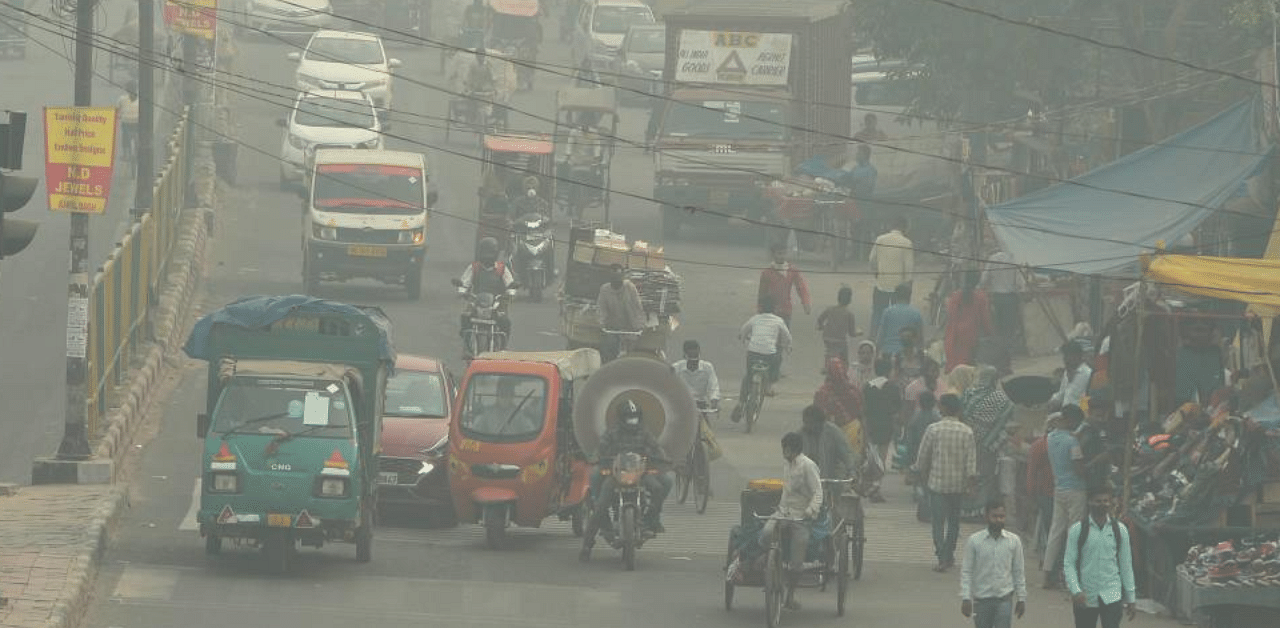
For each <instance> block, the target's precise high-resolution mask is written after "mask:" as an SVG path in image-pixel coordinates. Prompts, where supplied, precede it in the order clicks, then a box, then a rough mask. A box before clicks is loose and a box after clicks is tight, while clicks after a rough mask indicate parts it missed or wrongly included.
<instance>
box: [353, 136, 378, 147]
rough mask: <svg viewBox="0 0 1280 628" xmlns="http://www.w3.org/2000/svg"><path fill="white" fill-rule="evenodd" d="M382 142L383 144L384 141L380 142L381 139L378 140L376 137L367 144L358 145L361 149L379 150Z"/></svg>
mask: <svg viewBox="0 0 1280 628" xmlns="http://www.w3.org/2000/svg"><path fill="white" fill-rule="evenodd" d="M381 142H382V140H380V139H378V138H376V137H375V138H373V139H371V140H369V141H367V142H362V143H360V144H358V146H359V147H360V148H377V147H378V144H379V143H381Z"/></svg>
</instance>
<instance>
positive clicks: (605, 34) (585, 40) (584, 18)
mask: <svg viewBox="0 0 1280 628" xmlns="http://www.w3.org/2000/svg"><path fill="white" fill-rule="evenodd" d="M653 23H654V19H653V11H652V10H650V9H649V6H648V5H646V4H644V3H643V2H640V0H587V1H586V2H583V3H582V9H581V10H580V11H579V12H578V20H577V22H576V23H575V24H574V27H573V61H574V63H581V64H583V65H584V66H588V67H593V68H596V69H601V70H602V69H604V68H607V67H608V66H609V63H610V62H611V61H613V58H614V57H615V56H617V54H618V48H620V47H621V46H622V38H623V37H625V36H626V35H627V28H628V27H630V26H631V25H633V24H653Z"/></svg>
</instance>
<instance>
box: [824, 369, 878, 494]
mask: <svg viewBox="0 0 1280 628" xmlns="http://www.w3.org/2000/svg"><path fill="white" fill-rule="evenodd" d="M826 372H827V379H826V381H825V382H823V384H822V387H821V388H819V389H818V391H817V392H815V393H814V394H813V404H814V405H816V406H818V407H819V408H821V409H822V412H823V413H824V414H826V415H827V420H829V421H831V422H832V423H835V424H836V426H837V427H839V428H840V429H841V431H843V432H844V434H845V437H846V438H847V439H849V450H850V451H852V452H853V457H854V460H853V463H854V469H857V470H858V472H859V473H858V475H862V473H861V469H862V462H863V461H864V460H865V459H866V456H865V455H863V448H864V447H865V446H866V445H865V443H864V439H863V437H862V389H861V388H855V387H854V386H853V384H851V383H850V382H849V375H848V373H846V371H845V366H844V360H841V359H840V357H839V356H829V357H828V358H827V365H826Z"/></svg>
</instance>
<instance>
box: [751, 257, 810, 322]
mask: <svg viewBox="0 0 1280 628" xmlns="http://www.w3.org/2000/svg"><path fill="white" fill-rule="evenodd" d="M770 250H771V251H772V252H773V264H772V265H770V266H769V267H768V268H766V269H764V270H762V271H760V291H759V294H758V295H757V296H756V302H757V303H759V302H760V299H763V298H764V297H765V296H770V297H773V303H774V310H773V313H774V314H777V315H778V317H779V318H781V319H782V321H783V322H785V323H786V324H787V327H788V328H790V327H791V291H792V290H795V291H796V293H798V294H799V295H800V305H802V306H804V313H805V314H808V313H809V311H810V306H809V284H807V283H805V281H804V277H801V276H800V270H799V269H797V268H796V267H795V266H792V265H791V263H790V262H788V261H787V245H785V244H774V245H773V247H772V248H771V249H770Z"/></svg>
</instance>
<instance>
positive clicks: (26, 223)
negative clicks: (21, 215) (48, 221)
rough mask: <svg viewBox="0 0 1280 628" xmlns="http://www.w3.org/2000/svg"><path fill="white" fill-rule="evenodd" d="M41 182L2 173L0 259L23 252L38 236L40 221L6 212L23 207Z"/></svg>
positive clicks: (0, 186)
mask: <svg viewBox="0 0 1280 628" xmlns="http://www.w3.org/2000/svg"><path fill="white" fill-rule="evenodd" d="M39 182H40V180H39V179H37V178H35V177H21V176H17V175H12V174H5V173H0V259H4V258H5V257H8V256H10V255H14V254H16V253H19V252H21V251H22V249H25V248H27V245H28V244H31V240H32V238H34V237H36V229H39V228H40V225H39V223H36V222H32V221H30V220H17V219H13V218H9V217H8V216H6V214H8V213H9V212H11V211H16V210H19V209H22V207H23V206H24V205H26V204H27V201H30V200H31V195H32V194H35V191H36V184H38V183H39Z"/></svg>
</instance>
